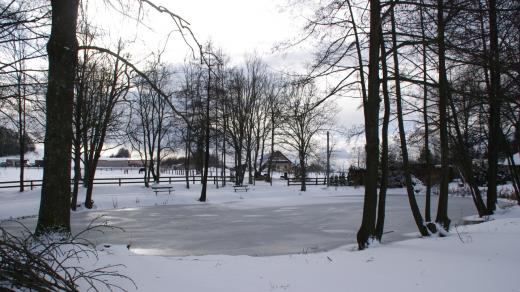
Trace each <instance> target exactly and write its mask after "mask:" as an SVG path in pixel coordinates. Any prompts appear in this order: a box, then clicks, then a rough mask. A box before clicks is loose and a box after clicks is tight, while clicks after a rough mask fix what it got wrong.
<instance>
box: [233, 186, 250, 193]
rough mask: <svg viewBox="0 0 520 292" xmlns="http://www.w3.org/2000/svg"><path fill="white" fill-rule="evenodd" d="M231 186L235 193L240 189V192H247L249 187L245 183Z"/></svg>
mask: <svg viewBox="0 0 520 292" xmlns="http://www.w3.org/2000/svg"><path fill="white" fill-rule="evenodd" d="M233 188H234V189H235V193H236V192H237V191H242V192H244V191H245V192H247V190H248V189H249V187H248V186H247V185H245V186H244V185H234V186H233Z"/></svg>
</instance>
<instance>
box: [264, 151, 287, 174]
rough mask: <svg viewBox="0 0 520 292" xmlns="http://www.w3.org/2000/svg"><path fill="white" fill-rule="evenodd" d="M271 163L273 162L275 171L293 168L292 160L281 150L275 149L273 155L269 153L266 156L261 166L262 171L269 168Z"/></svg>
mask: <svg viewBox="0 0 520 292" xmlns="http://www.w3.org/2000/svg"><path fill="white" fill-rule="evenodd" d="M269 163H272V169H273V171H278V172H289V171H290V170H291V169H292V168H293V163H292V162H291V160H289V158H287V156H285V155H283V153H282V152H280V151H275V152H274V153H273V154H272V155H270V154H268V155H267V156H266V157H264V162H263V164H262V165H261V166H260V171H264V170H267V169H268V168H269Z"/></svg>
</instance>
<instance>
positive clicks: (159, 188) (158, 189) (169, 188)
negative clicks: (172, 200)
mask: <svg viewBox="0 0 520 292" xmlns="http://www.w3.org/2000/svg"><path fill="white" fill-rule="evenodd" d="M152 191H154V192H155V195H156V196H157V193H160V192H168V195H170V194H171V193H172V191H175V190H174V189H173V187H172V186H159V185H157V186H152Z"/></svg>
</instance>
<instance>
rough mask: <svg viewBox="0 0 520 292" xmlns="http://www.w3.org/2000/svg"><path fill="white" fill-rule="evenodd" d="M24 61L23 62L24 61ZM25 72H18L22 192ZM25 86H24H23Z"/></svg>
mask: <svg viewBox="0 0 520 292" xmlns="http://www.w3.org/2000/svg"><path fill="white" fill-rule="evenodd" d="M22 63H23V62H22ZM20 66H22V65H20ZM24 74H25V73H24V72H23V68H20V71H19V72H18V82H17V83H18V84H17V87H18V145H19V147H20V192H23V191H24V182H25V179H24V170H25V144H26V141H25V135H26V134H25V85H22V83H25V78H23V77H22V76H23V75H24ZM22 87H23V88H22Z"/></svg>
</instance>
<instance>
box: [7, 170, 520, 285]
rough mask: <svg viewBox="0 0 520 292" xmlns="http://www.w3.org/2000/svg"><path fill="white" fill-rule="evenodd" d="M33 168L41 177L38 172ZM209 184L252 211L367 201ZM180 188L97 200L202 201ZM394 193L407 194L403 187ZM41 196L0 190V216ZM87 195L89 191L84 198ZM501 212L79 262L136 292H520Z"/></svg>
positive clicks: (318, 191)
mask: <svg viewBox="0 0 520 292" xmlns="http://www.w3.org/2000/svg"><path fill="white" fill-rule="evenodd" d="M15 170H16V169H14V168H13V169H11V170H9V168H7V169H1V170H0V181H4V180H6V178H9V177H13V178H14V179H16V171H15ZM121 173H122V172H121ZM121 173H119V172H117V173H114V171H112V172H109V171H106V172H100V175H102V176H108V177H114V176H121ZM28 175H34V176H35V177H36V176H37V175H38V173H37V172H36V171H35V172H34V173H32V174H31V173H28ZM40 175H41V174H40ZM130 176H132V175H131V174H130ZM209 186H210V191H209V193H208V198H209V204H224V205H226V206H228V207H230V208H244V209H247V208H258V207H261V206H278V207H280V209H279V210H280V212H283V211H290V210H291V207H294V206H297V205H312V204H319V203H322V202H327V203H331V202H332V203H333V202H335V200H338V202H339V201H341V202H345V200H347V201H351V202H360V201H362V193H363V189H362V188H353V187H340V188H334V187H331V188H325V187H324V186H308V188H309V191H308V192H300V191H299V188H298V187H297V186H291V187H287V186H286V185H285V183H284V181H278V180H276V181H275V186H274V187H270V186H269V185H268V184H266V183H261V182H260V183H258V185H257V186H252V187H251V188H250V190H249V191H248V192H241V193H234V192H232V191H230V188H229V187H228V188H225V189H222V188H220V189H216V187H215V186H214V185H213V184H210V185H209ZM174 188H175V192H174V195H171V196H170V195H167V194H165V193H160V194H159V195H157V196H156V195H154V194H153V192H152V191H151V190H149V189H146V188H144V187H143V186H141V185H125V186H122V187H118V186H96V187H95V189H94V196H93V199H94V201H95V209H96V210H105V209H118V208H141V207H144V206H153V205H161V204H162V205H165V204H197V202H196V199H197V198H198V194H199V193H200V184H195V185H192V187H191V189H190V190H186V189H185V188H184V185H183V184H182V183H178V184H176V185H174ZM394 192H396V193H397V194H402V195H403V196H405V195H406V192H405V190H404V189H398V190H394ZM82 193H84V190H82ZM39 196H40V189H35V190H33V191H27V192H24V193H19V192H17V191H16V190H15V189H0V219H6V218H18V217H21V216H35V215H36V214H37V213H38V207H39ZM82 199H83V196H81V197H80V201H81V200H82ZM79 212H89V210H84V209H82V210H80V211H79ZM498 213H499V214H497V215H495V216H493V217H491V218H486V219H488V221H485V220H481V221H485V222H483V223H480V224H475V225H465V226H456V227H454V228H453V229H452V232H451V233H450V234H448V236H447V237H442V238H441V237H431V238H413V239H409V240H405V241H400V242H391V243H385V244H374V245H372V246H371V247H370V248H369V249H367V250H364V251H357V250H356V246H353V245H346V246H342V247H340V248H338V249H335V250H331V251H327V252H320V253H306V252H302V253H300V254H292V255H280V256H268V257H253V256H230V255H207V256H186V257H171V256H170V257H168V256H151V255H145V254H143V253H140V252H139V251H138V250H135V249H132V250H129V249H127V247H126V246H124V245H112V244H110V242H107V243H106V244H102V245H99V246H98V247H97V248H98V251H99V258H98V259H96V258H93V257H91V258H85V259H83V260H82V261H81V263H80V265H81V266H82V267H83V268H85V269H94V268H98V267H102V266H106V265H113V264H123V265H124V267H122V268H119V272H121V273H122V274H124V275H127V276H129V277H130V278H131V279H133V281H134V282H135V284H136V285H137V288H138V289H137V290H136V288H135V287H134V286H133V284H132V283H131V282H129V281H125V280H123V279H114V281H115V282H116V283H117V284H120V285H122V286H123V287H124V288H125V289H127V290H128V291H183V292H195V291H215V292H220V291H222V292H232V291H248V292H255V291H298V292H307V291H309V292H311V291H313V292H315V291H327V292H334V291H399V292H404V291H425V292H429V291H432V292H433V291H435V292H438V291H471V292H479V291H486V292H489V291H520V288H518V284H517V281H516V276H517V269H518V263H520V253H518V242H520V207H518V206H514V207H510V208H508V209H505V210H499V212H498ZM197 216H211V214H209V213H200V214H198V215H197ZM254 216H256V215H251V217H254ZM472 218H474V217H472ZM469 219H471V218H468V220H469ZM470 221H471V220H470ZM474 221H476V220H474ZM330 232H340V231H338V230H330ZM416 236H417V234H414V236H413V237H416ZM80 290H82V289H80Z"/></svg>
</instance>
